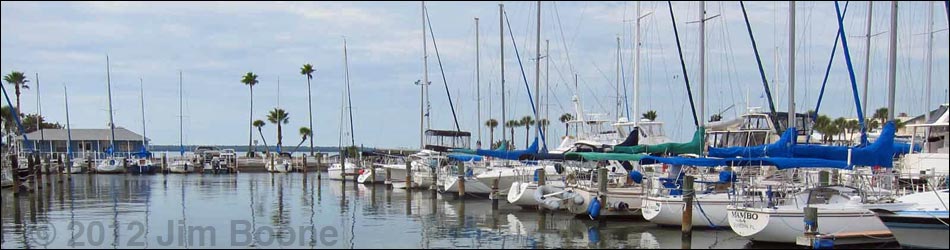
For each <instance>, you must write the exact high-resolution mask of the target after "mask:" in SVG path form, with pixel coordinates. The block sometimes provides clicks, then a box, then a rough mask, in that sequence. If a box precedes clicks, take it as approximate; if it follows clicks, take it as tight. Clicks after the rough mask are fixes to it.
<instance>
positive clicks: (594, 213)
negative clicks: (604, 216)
mask: <svg viewBox="0 0 950 250" xmlns="http://www.w3.org/2000/svg"><path fill="white" fill-rule="evenodd" d="M587 215H589V216H590V219H591V220H593V219H597V217H600V201H599V200H597V198H596V197H595V198H592V199H591V200H590V206H588V207H587Z"/></svg>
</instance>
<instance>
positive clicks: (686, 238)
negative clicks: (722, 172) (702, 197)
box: [682, 175, 696, 249]
mask: <svg viewBox="0 0 950 250" xmlns="http://www.w3.org/2000/svg"><path fill="white" fill-rule="evenodd" d="M693 178H694V177H693V176H689V175H687V176H685V177H684V178H683V203H684V204H685V206H684V207H683V228H682V230H683V235H682V237H683V238H682V241H683V244H682V246H683V249H690V248H692V245H693V198H694V197H695V195H696V192H695V191H694V190H693Z"/></svg>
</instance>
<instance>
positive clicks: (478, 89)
mask: <svg viewBox="0 0 950 250" xmlns="http://www.w3.org/2000/svg"><path fill="white" fill-rule="evenodd" d="M478 52H479V50H478V18H477V17H476V18H475V99H476V100H477V102H476V105H475V107H476V113H477V115H476V119H475V124H476V125H479V124H480V123H481V122H482V71H481V63H480V61H479V59H480V58H479V56H480V55H481V54H479V53H478ZM476 127H478V143H476V144H478V145H479V147H477V148H481V144H482V126H476ZM489 148H490V146H489Z"/></svg>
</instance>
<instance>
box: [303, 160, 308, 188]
mask: <svg viewBox="0 0 950 250" xmlns="http://www.w3.org/2000/svg"><path fill="white" fill-rule="evenodd" d="M303 182H304V184H306V183H307V157H306V156H304V157H303Z"/></svg>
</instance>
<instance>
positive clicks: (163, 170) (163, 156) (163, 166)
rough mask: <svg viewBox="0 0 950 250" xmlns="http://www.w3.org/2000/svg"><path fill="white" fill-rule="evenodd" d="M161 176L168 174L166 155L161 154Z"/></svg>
mask: <svg viewBox="0 0 950 250" xmlns="http://www.w3.org/2000/svg"><path fill="white" fill-rule="evenodd" d="M162 174H168V154H162Z"/></svg>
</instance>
